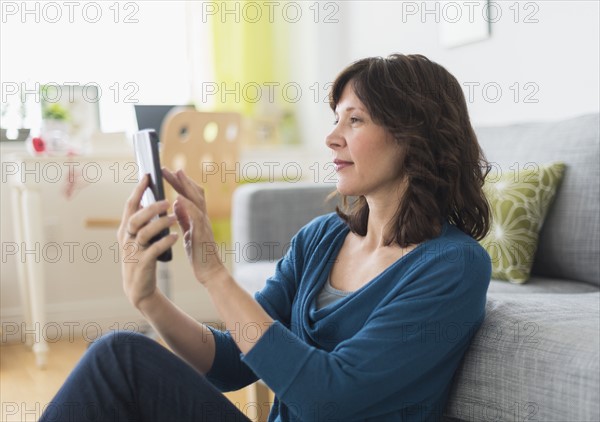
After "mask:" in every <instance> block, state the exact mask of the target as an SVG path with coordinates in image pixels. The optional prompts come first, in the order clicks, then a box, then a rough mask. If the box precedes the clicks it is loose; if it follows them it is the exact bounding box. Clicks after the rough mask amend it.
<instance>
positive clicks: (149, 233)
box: [136, 215, 176, 247]
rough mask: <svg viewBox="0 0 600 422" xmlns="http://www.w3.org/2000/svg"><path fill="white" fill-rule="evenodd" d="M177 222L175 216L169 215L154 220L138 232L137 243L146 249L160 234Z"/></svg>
mask: <svg viewBox="0 0 600 422" xmlns="http://www.w3.org/2000/svg"><path fill="white" fill-rule="evenodd" d="M175 220H176V217H175V216H174V215H167V216H164V217H160V218H157V219H156V220H152V221H151V222H149V223H148V224H146V225H145V226H144V227H142V228H141V229H140V230H139V231H138V232H137V235H136V241H137V242H138V243H139V245H140V246H142V247H146V246H147V245H149V244H150V241H151V240H152V238H154V236H156V235H157V234H159V233H160V232H161V231H162V230H164V229H166V228H169V227H171V226H172V225H173V223H174V222H175Z"/></svg>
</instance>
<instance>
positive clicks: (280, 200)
mask: <svg viewBox="0 0 600 422" xmlns="http://www.w3.org/2000/svg"><path fill="white" fill-rule="evenodd" d="M334 190H335V186H334V185H322V184H315V183H286V182H274V183H252V184H247V185H243V186H240V187H239V188H237V189H236V190H235V192H234V194H233V207H232V237H233V239H232V240H233V242H234V247H235V248H236V255H237V256H239V257H240V259H236V262H235V265H234V267H235V266H236V265H238V264H241V265H243V264H246V263H253V262H258V261H276V260H278V259H279V258H281V257H282V256H283V254H284V253H285V252H286V250H287V247H288V245H289V243H290V240H291V238H292V237H293V236H294V235H295V234H296V233H297V232H298V230H299V229H300V228H302V226H304V225H305V224H306V223H308V222H309V221H310V220H312V219H313V218H314V217H317V216H319V215H322V214H325V213H328V212H331V211H333V210H334V209H335V201H334V200H331V201H327V196H328V195H329V194H330V193H331V192H333V191H334Z"/></svg>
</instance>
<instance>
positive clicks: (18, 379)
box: [0, 340, 272, 422]
mask: <svg viewBox="0 0 600 422" xmlns="http://www.w3.org/2000/svg"><path fill="white" fill-rule="evenodd" d="M87 345H88V343H87V342H85V341H83V340H79V341H74V342H69V341H59V342H57V343H53V344H50V347H51V353H49V355H48V367H47V368H46V369H43V370H42V369H38V368H37V367H36V366H35V358H34V355H33V352H32V351H31V349H30V348H29V347H27V346H25V345H23V344H8V345H2V346H0V403H1V406H2V410H1V414H0V421H2V422H12V421H14V422H23V421H37V420H38V418H39V417H40V415H41V413H42V411H43V409H44V406H45V405H46V403H49V402H50V400H51V399H52V397H54V394H55V393H56V391H58V389H59V387H60V386H61V385H62V383H63V382H64V380H65V379H66V377H67V375H68V374H69V373H70V372H71V370H72V368H73V367H74V366H75V364H76V363H77V361H78V360H79V358H80V357H81V355H82V354H83V353H84V351H85V349H86V347H87ZM254 392H255V389H254V386H249V387H246V388H245V389H242V390H239V391H235V392H232V393H227V394H226V396H227V398H229V400H231V401H232V402H233V403H234V404H236V406H238V408H239V409H240V410H242V411H243V412H244V414H246V416H248V418H250V419H251V420H253V421H262V420H266V416H267V414H268V409H267V408H264V409H257V408H256V406H255V405H254V404H253V403H255V401H254V400H256V399H254V400H253V397H255V396H254ZM269 401H270V402H272V395H270V400H269Z"/></svg>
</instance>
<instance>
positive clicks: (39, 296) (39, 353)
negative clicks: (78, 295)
mask: <svg viewBox="0 0 600 422" xmlns="http://www.w3.org/2000/svg"><path fill="white" fill-rule="evenodd" d="M41 205H42V204H41V198H40V194H39V192H37V191H36V190H35V189H27V190H25V191H24V192H22V194H21V206H22V212H23V223H24V224H23V226H24V229H25V230H24V233H25V245H26V247H27V250H35V255H34V257H32V256H31V255H28V256H27V257H26V261H27V275H28V277H27V279H28V281H29V283H28V284H29V285H28V290H29V300H30V303H31V316H32V321H33V328H34V330H35V335H34V344H33V352H34V353H35V360H36V364H37V366H38V367H40V368H44V367H45V366H46V363H47V353H48V343H47V342H46V339H45V338H44V328H45V324H46V303H45V287H46V280H45V276H44V258H43V253H42V251H43V249H44V246H45V243H44V226H43V216H42V206H41Z"/></svg>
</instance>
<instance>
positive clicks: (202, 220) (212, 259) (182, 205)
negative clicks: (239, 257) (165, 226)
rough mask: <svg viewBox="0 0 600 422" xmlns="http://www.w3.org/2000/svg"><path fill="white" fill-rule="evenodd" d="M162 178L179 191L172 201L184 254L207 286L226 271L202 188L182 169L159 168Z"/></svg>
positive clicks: (197, 275)
mask: <svg viewBox="0 0 600 422" xmlns="http://www.w3.org/2000/svg"><path fill="white" fill-rule="evenodd" d="M162 173H163V176H164V178H165V180H166V181H167V182H168V183H169V184H170V185H171V186H173V189H175V191H176V192H177V193H178V194H179V196H178V197H177V200H176V201H175V203H174V204H173V210H174V211H175V215H176V216H177V222H178V223H179V226H180V227H181V230H182V232H183V241H184V245H185V253H186V255H187V257H188V259H189V261H190V264H191V265H192V268H193V271H194V275H195V277H196V279H197V280H198V281H199V282H200V283H202V284H203V285H205V286H206V284H207V283H208V282H210V281H211V280H213V279H216V278H217V277H218V275H220V274H221V273H222V272H223V271H225V272H226V271H227V270H226V268H225V266H224V265H223V262H222V261H221V258H220V257H219V252H218V245H217V244H216V242H215V239H214V235H213V232H212V228H211V224H210V220H209V219H208V215H207V213H206V200H205V199H204V189H202V188H201V187H200V186H198V185H197V184H196V183H195V182H194V181H193V180H192V179H190V178H189V177H188V176H187V175H186V174H185V173H184V172H183V170H178V171H176V172H175V173H172V172H171V171H169V170H168V169H167V168H163V169H162Z"/></svg>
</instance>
